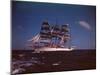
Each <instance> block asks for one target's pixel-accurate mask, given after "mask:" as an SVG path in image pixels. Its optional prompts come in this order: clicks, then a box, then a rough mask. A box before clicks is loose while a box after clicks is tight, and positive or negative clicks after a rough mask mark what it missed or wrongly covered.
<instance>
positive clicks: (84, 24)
mask: <svg viewBox="0 0 100 75" xmlns="http://www.w3.org/2000/svg"><path fill="white" fill-rule="evenodd" d="M78 23H79V24H80V25H81V26H82V27H84V28H86V29H87V30H91V26H90V24H89V23H87V22H86V21H79V22H78Z"/></svg>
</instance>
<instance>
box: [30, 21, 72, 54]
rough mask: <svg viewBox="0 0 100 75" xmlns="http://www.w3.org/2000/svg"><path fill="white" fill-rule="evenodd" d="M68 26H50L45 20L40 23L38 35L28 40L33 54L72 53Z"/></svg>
mask: <svg viewBox="0 0 100 75" xmlns="http://www.w3.org/2000/svg"><path fill="white" fill-rule="evenodd" d="M68 26H69V24H64V25H61V26H60V25H57V24H55V25H50V24H49V23H48V21H47V20H45V21H44V22H43V23H42V26H41V30H40V33H38V34H37V35H36V36H34V37H33V38H32V39H30V40H28V41H29V42H30V47H31V48H32V49H33V50H34V52H36V53H39V52H43V51H72V50H73V48H72V47H71V45H70V42H71V41H70V40H71V35H70V29H69V28H68Z"/></svg>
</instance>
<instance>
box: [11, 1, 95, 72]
mask: <svg viewBox="0 0 100 75" xmlns="http://www.w3.org/2000/svg"><path fill="white" fill-rule="evenodd" d="M11 7H12V11H11V12H12V13H11V15H12V50H11V51H12V52H11V53H12V54H11V73H12V74H28V73H42V72H59V71H74V70H77V71H78V70H90V69H96V6H90V5H73V4H60V3H44V2H30V1H29V2H28V1H27V2H26V1H12V6H11Z"/></svg>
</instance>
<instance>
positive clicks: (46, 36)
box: [40, 20, 51, 46]
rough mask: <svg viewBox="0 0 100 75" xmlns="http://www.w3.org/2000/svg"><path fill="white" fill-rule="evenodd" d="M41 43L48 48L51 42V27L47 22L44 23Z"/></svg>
mask: <svg viewBox="0 0 100 75" xmlns="http://www.w3.org/2000/svg"><path fill="white" fill-rule="evenodd" d="M40 40H41V41H40V43H41V45H44V46H48V45H49V44H50V40H51V32H50V25H49V23H48V21H47V20H45V21H44V22H43V23H42V26H41V31H40Z"/></svg>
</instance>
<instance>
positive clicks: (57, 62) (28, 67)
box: [11, 50, 96, 74]
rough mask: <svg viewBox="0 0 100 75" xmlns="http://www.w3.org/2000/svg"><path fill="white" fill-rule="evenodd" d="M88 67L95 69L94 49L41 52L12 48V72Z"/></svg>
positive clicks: (68, 69)
mask: <svg viewBox="0 0 100 75" xmlns="http://www.w3.org/2000/svg"><path fill="white" fill-rule="evenodd" d="M89 69H96V50H75V51H70V52H64V51H59V52H41V53H33V50H12V61H11V73H12V74H27V73H42V72H57V71H73V70H89Z"/></svg>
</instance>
